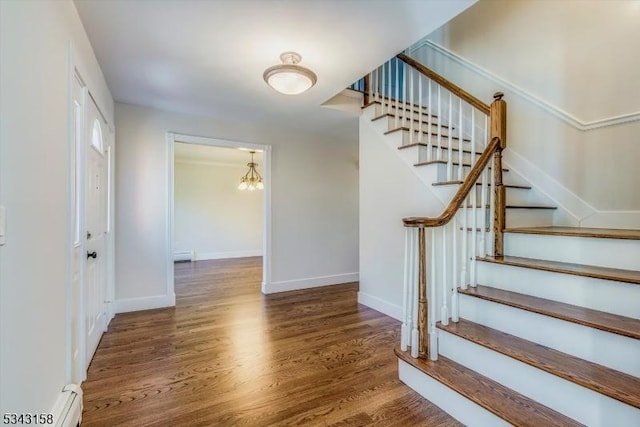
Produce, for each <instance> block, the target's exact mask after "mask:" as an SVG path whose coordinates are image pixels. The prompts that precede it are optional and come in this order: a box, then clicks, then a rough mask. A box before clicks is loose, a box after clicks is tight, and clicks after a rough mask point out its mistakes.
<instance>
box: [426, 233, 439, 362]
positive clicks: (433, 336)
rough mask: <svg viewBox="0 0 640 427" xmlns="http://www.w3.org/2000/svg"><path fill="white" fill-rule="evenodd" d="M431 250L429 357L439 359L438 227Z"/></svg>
mask: <svg viewBox="0 0 640 427" xmlns="http://www.w3.org/2000/svg"><path fill="white" fill-rule="evenodd" d="M429 234H430V235H431V250H430V251H429V270H430V271H431V281H430V285H429V298H428V301H429V313H428V315H429V358H430V359H431V360H438V329H437V328H436V322H437V321H438V317H437V310H436V308H437V305H438V303H437V301H438V297H437V291H438V289H437V288H436V283H437V282H436V229H435V228H432V229H431V232H430V233H429Z"/></svg>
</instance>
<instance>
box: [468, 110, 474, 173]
mask: <svg viewBox="0 0 640 427" xmlns="http://www.w3.org/2000/svg"><path fill="white" fill-rule="evenodd" d="M475 135H476V109H475V108H474V107H471V161H470V162H469V164H470V165H471V167H470V169H469V172H471V169H473V165H475V164H476V156H475V152H476V136H475Z"/></svg>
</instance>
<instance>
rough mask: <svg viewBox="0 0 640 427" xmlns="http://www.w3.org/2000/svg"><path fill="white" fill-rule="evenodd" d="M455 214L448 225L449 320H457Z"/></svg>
mask: <svg viewBox="0 0 640 427" xmlns="http://www.w3.org/2000/svg"><path fill="white" fill-rule="evenodd" d="M457 216H458V215H457V214H456V215H455V216H454V217H453V219H452V220H451V222H450V223H449V225H447V226H448V227H450V228H451V238H452V243H451V244H452V248H451V256H452V257H453V258H452V259H451V285H450V287H449V289H450V293H451V320H453V321H454V322H457V321H458V320H459V317H458V256H459V255H460V254H459V253H458V232H457V228H458V224H457V222H458V220H457V219H456V218H457Z"/></svg>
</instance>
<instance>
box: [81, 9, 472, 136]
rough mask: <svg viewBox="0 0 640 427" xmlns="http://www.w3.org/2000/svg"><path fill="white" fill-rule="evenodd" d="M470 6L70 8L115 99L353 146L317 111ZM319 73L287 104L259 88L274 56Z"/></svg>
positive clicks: (343, 124)
mask: <svg viewBox="0 0 640 427" xmlns="http://www.w3.org/2000/svg"><path fill="white" fill-rule="evenodd" d="M475 1H476V0H297V1H296V0H261V1H259V0H209V1H203V0H128V1H123V0H110V1H104V0H76V1H75V4H76V7H77V9H78V12H79V14H80V17H81V19H82V21H83V23H84V27H85V29H86V31H87V33H88V35H89V39H90V40H91V43H92V45H93V48H94V50H95V53H96V56H97V57H98V61H99V62H100V65H101V67H102V70H103V72H104V74H105V77H106V79H107V83H108V84H109V87H110V89H111V92H112V95H113V96H114V98H115V100H116V101H119V102H125V103H130V104H137V105H144V106H149V107H154V108H159V109H162V110H168V111H177V112H183V113H190V114H199V115H205V116H209V117H216V118H221V119H228V120H241V121H246V120H255V121H259V122H262V123H264V124H268V125H270V126H273V127H276V126H277V127H281V126H284V127H288V128H294V129H299V130H306V131H310V132H317V133H325V134H330V135H341V136H343V137H349V138H353V139H355V138H357V120H356V118H355V116H354V115H353V114H348V113H345V112H342V111H337V110H333V109H328V108H324V107H321V104H322V103H323V102H325V101H326V100H328V99H329V98H331V97H332V96H334V95H336V94H337V93H338V92H340V91H341V90H342V89H344V88H345V87H346V86H348V85H349V84H351V83H352V82H353V81H355V80H357V79H359V78H360V77H362V76H363V75H364V74H365V73H367V72H369V71H370V70H371V69H373V68H374V67H376V66H378V65H379V64H381V63H383V62H385V61H386V60H387V59H389V58H390V57H392V56H393V55H395V54H396V53H398V52H400V51H401V50H403V49H405V48H407V47H408V46H410V45H411V44H412V43H414V42H416V41H417V40H419V39H420V38H422V37H423V36H425V35H427V34H428V33H430V32H431V31H433V30H434V29H436V28H437V27H439V26H440V25H441V24H443V23H444V22H446V21H448V20H449V19H451V18H452V17H453V16H455V15H456V14H458V13H460V12H461V11H462V10H464V9H465V8H466V7H468V6H470V5H471V4H473V3H474V2H475ZM288 50H293V51H296V52H298V53H300V54H301V55H302V62H301V65H304V66H306V67H308V68H310V69H312V70H313V71H314V72H315V73H316V74H317V75H318V83H317V85H316V86H315V87H313V88H312V89H311V90H309V91H308V92H306V93H304V94H302V95H298V96H286V95H281V94H279V93H277V92H275V91H274V90H273V89H271V88H269V87H268V86H267V85H266V84H265V83H264V81H263V80H262V73H263V72H264V70H265V69H266V68H268V67H270V66H272V65H275V64H278V63H279V56H280V53H282V52H284V51H288Z"/></svg>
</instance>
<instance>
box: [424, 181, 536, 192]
mask: <svg viewBox="0 0 640 427" xmlns="http://www.w3.org/2000/svg"><path fill="white" fill-rule="evenodd" d="M462 183H463V182H462V181H442V182H434V183H433V184H431V185H434V186H440V185H461V184H462ZM476 185H477V186H481V185H482V183H481V182H476ZM487 185H488V186H489V187H491V184H487ZM503 187H505V188H518V189H521V190H531V187H530V186H528V185H516V184H503Z"/></svg>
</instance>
